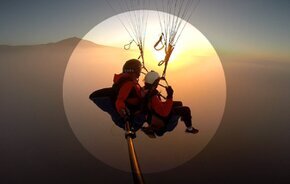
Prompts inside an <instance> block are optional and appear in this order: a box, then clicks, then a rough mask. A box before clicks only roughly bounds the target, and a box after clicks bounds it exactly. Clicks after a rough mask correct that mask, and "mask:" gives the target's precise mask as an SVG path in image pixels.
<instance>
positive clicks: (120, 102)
mask: <svg viewBox="0 0 290 184" xmlns="http://www.w3.org/2000/svg"><path fill="white" fill-rule="evenodd" d="M132 88H133V82H132V81H128V82H125V83H124V84H123V85H122V86H121V88H120V90H119V93H118V97H117V100H116V103H115V106H116V109H117V111H118V113H119V114H120V115H122V116H123V115H124V110H126V105H125V101H126V99H127V98H128V96H129V94H130V92H131V90H132Z"/></svg>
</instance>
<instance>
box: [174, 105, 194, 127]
mask: <svg viewBox="0 0 290 184" xmlns="http://www.w3.org/2000/svg"><path fill="white" fill-rule="evenodd" d="M171 113H172V115H173V116H174V115H177V116H179V117H181V121H183V122H184V123H185V125H186V127H191V126H192V121H191V118H192V117H191V111H190V108H189V107H187V106H183V105H182V102H180V101H174V102H173V106H172V112H171Z"/></svg>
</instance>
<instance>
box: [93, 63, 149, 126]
mask: <svg viewBox="0 0 290 184" xmlns="http://www.w3.org/2000/svg"><path fill="white" fill-rule="evenodd" d="M140 73H141V63H140V61H139V60H137V59H131V60H128V61H126V63H125V64H124V66H123V72H122V73H120V74H115V75H114V79H113V86H112V87H111V88H104V89H100V90H97V91H95V92H93V93H92V94H91V95H90V99H91V100H92V101H93V102H94V103H95V104H96V105H97V106H98V107H99V108H101V109H102V110H103V111H105V112H108V113H109V114H110V116H111V118H112V120H113V121H114V123H115V124H116V125H117V126H119V127H121V128H123V129H124V125H125V119H129V121H130V122H131V127H132V129H134V130H135V131H136V130H138V129H139V128H141V126H142V125H143V123H144V122H145V115H144V114H142V113H141V111H140V109H141V106H142V105H141V103H142V95H141V87H140V85H139V83H138V78H139V76H140Z"/></svg>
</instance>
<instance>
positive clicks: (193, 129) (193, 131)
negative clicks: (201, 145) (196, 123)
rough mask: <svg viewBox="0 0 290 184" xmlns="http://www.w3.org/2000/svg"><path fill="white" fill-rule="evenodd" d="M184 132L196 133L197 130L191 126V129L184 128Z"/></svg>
mask: <svg viewBox="0 0 290 184" xmlns="http://www.w3.org/2000/svg"><path fill="white" fill-rule="evenodd" d="M185 132H186V133H191V134H197V133H198V132H199V130H198V129H195V128H193V127H192V129H188V128H187V129H185Z"/></svg>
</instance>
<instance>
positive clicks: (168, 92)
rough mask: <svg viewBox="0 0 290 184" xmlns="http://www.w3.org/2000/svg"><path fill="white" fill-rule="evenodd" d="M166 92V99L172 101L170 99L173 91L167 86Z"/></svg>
mask: <svg viewBox="0 0 290 184" xmlns="http://www.w3.org/2000/svg"><path fill="white" fill-rule="evenodd" d="M166 92H167V99H172V97H173V89H172V87H171V86H168V87H167V88H166Z"/></svg>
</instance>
